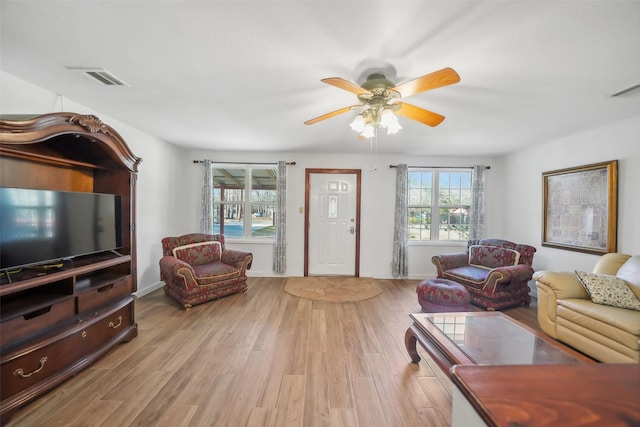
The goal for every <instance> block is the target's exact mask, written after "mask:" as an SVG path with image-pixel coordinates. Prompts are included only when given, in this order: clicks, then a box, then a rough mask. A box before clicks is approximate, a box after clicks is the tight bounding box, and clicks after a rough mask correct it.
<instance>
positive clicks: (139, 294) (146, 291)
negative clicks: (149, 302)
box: [133, 281, 164, 298]
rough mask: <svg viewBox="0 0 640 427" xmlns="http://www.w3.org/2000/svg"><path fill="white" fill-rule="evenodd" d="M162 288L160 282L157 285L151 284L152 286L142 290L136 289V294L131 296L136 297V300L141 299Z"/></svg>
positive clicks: (162, 284)
mask: <svg viewBox="0 0 640 427" xmlns="http://www.w3.org/2000/svg"><path fill="white" fill-rule="evenodd" d="M163 286H164V282H162V281H160V282H157V283H153V284H152V285H149V286H146V287H145V288H144V289H138V291H137V292H134V293H133V294H134V295H135V296H136V298H142V297H143V296H145V295H147V294H150V293H151V292H153V291H157V290H158V289H161V288H162V287H163Z"/></svg>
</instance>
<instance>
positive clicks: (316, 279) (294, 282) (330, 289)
mask: <svg viewBox="0 0 640 427" xmlns="http://www.w3.org/2000/svg"><path fill="white" fill-rule="evenodd" d="M284 290H285V292H287V293H289V294H291V295H295V296H297V297H300V298H306V299H310V300H316V301H327V302H353V301H362V300H365V299H369V298H373V297H375V296H376V295H378V294H380V293H381V292H382V288H381V287H380V286H379V285H378V284H377V283H376V282H375V280H374V279H372V278H370V277H340V276H336V277H332V276H307V277H289V278H288V279H287V283H286V284H285V285H284Z"/></svg>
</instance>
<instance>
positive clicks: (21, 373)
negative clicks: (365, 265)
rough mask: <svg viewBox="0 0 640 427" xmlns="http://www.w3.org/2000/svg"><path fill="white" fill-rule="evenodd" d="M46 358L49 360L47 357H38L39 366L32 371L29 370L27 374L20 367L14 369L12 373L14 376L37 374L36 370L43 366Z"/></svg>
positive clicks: (38, 370)
mask: <svg viewBox="0 0 640 427" xmlns="http://www.w3.org/2000/svg"><path fill="white" fill-rule="evenodd" d="M47 360H49V358H48V357H43V358H42V359H40V367H39V368H38V369H36V370H35V371H33V372H29V373H28V374H25V373H24V370H23V369H22V368H20V369H16V370H15V372H14V373H13V375H15V376H16V377H22V378H29V377H30V376H31V375H33V374H37V373H38V372H40V371H42V368H44V364H45V363H47Z"/></svg>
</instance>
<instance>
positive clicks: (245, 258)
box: [220, 249, 253, 275]
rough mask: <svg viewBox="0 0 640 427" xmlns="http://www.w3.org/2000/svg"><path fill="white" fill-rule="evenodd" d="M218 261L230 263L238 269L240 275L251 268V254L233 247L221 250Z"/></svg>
mask: <svg viewBox="0 0 640 427" xmlns="http://www.w3.org/2000/svg"><path fill="white" fill-rule="evenodd" d="M220 262H222V263H224V264H227V265H232V266H234V267H235V268H237V269H238V270H240V272H241V273H242V275H246V273H247V270H250V269H251V263H252V262H253V254H252V253H250V252H244V251H238V250H234V249H225V250H224V251H222V256H221V258H220Z"/></svg>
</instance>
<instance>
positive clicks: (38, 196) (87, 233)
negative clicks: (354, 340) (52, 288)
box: [0, 187, 122, 270]
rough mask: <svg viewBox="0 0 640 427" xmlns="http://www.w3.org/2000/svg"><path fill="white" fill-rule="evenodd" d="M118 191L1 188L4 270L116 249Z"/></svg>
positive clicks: (0, 257) (1, 258)
mask: <svg viewBox="0 0 640 427" xmlns="http://www.w3.org/2000/svg"><path fill="white" fill-rule="evenodd" d="M121 237H122V233H121V211H120V196H119V195H117V194H102V193H81V192H68V191H49V190H33V189H25V188H6V187H3V188H0V270H9V269H16V268H18V267H25V266H32V265H42V264H48V263H55V262H59V261H61V260H65V259H70V258H74V257H78V256H82V255H88V254H93V253H97V252H104V251H111V250H116V249H118V248H120V247H121V246H122V241H121Z"/></svg>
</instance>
